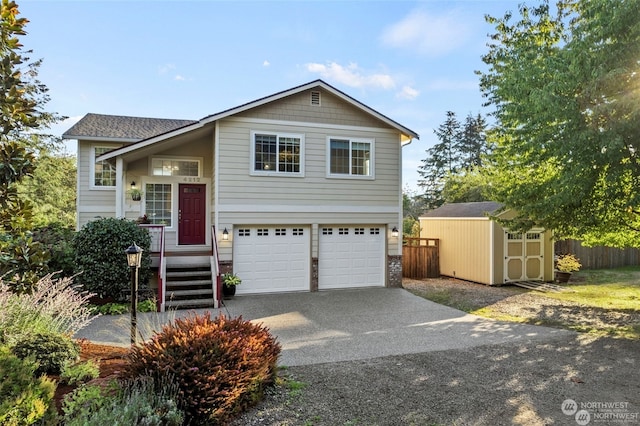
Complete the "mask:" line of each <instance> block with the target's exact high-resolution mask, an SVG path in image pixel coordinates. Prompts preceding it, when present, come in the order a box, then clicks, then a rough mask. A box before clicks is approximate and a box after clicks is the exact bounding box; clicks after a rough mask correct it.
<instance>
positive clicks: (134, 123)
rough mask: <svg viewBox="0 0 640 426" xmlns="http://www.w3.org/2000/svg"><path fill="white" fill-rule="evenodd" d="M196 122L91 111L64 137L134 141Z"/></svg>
mask: <svg viewBox="0 0 640 426" xmlns="http://www.w3.org/2000/svg"><path fill="white" fill-rule="evenodd" d="M194 123H197V121H196V120H175V119H168V118H147V117H126V116H121V115H105V114H92V113H89V114H87V115H85V116H84V117H82V118H81V119H80V121H78V122H77V123H76V124H74V125H73V126H72V127H71V128H70V129H69V130H67V131H66V132H64V134H63V135H62V137H63V138H64V139H82V138H104V139H123V140H131V141H134V140H142V139H147V138H150V137H152V136H157V135H160V134H163V133H166V132H170V131H171V130H175V129H178V128H180V127H184V126H188V125H190V124H194Z"/></svg>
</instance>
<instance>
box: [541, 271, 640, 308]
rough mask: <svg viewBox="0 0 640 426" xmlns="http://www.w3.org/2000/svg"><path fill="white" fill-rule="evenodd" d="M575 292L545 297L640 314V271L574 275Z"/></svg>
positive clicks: (552, 294) (570, 286) (579, 273)
mask: <svg viewBox="0 0 640 426" xmlns="http://www.w3.org/2000/svg"><path fill="white" fill-rule="evenodd" d="M572 280H573V282H572V283H570V284H569V285H567V288H569V289H571V290H572V291H570V292H569V291H566V292H562V293H546V294H545V296H547V297H551V298H553V299H558V300H566V301H570V302H575V303H579V304H581V305H584V306H591V307H595V308H602V309H616V310H620V309H622V310H626V309H632V310H640V267H638V266H633V267H625V268H618V269H598V270H593V271H581V272H577V273H575V274H574V276H573V278H572Z"/></svg>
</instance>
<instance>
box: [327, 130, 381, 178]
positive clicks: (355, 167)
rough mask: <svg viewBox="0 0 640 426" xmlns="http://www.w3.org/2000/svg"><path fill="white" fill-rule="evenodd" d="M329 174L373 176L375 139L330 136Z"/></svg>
mask: <svg viewBox="0 0 640 426" xmlns="http://www.w3.org/2000/svg"><path fill="white" fill-rule="evenodd" d="M328 156H329V160H328V163H329V166H328V169H329V176H340V177H346V176H353V177H373V140H372V139H354V138H329V142H328Z"/></svg>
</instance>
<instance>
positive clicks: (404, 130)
mask: <svg viewBox="0 0 640 426" xmlns="http://www.w3.org/2000/svg"><path fill="white" fill-rule="evenodd" d="M315 88H323V89H324V90H326V91H328V92H330V93H332V94H334V95H335V96H337V97H339V98H341V99H342V100H344V101H345V102H348V103H350V104H351V105H353V106H355V107H356V108H358V109H360V110H362V111H364V112H366V113H367V114H370V115H372V116H374V117H376V118H377V119H379V120H381V121H382V122H384V123H386V124H387V125H389V127H391V128H394V129H396V130H398V131H399V132H400V133H401V134H402V136H403V138H404V139H405V140H406V141H410V140H411V139H412V138H415V139H419V138H420V137H419V136H418V134H417V133H416V132H414V131H413V130H411V129H409V128H408V127H405V126H403V125H401V124H400V123H398V122H396V121H394V120H392V119H390V118H389V117H387V116H385V115H383V114H381V113H379V112H378V111H376V110H374V109H373V108H370V107H368V106H366V105H365V104H363V103H362V102H360V101H357V100H356V99H354V98H352V97H351V96H349V95H347V94H345V93H344V92H341V91H340V90H338V89H336V88H335V87H333V86H331V85H329V84H327V83H325V82H324V81H322V80H315V81H312V82H310V83H306V84H303V85H300V86H296V87H293V88H291V89H288V90H284V91H282V92H278V93H275V94H273V95H270V96H266V97H263V98H260V99H257V100H255V101H251V102H248V103H245V104H242V105H240V106H237V107H234V108H230V109H227V110H224V111H221V112H219V113H216V114H212V115H208V116H206V117H204V118H202V119H201V120H199V121H193V122H190V123H189V124H186V125H184V126H183V127H178V128H174V129H170V130H168V131H166V132H165V133H163V134H157V135H151V136H149V137H147V138H146V139H142V140H138V141H137V142H136V143H133V144H131V145H128V146H123V147H122V148H118V149H114V150H112V151H109V152H107V153H105V154H103V155H101V156H100V157H98V158H97V159H96V160H98V161H104V160H108V159H111V158H115V157H117V156H119V155H123V154H126V153H128V152H132V151H135V150H137V149H140V148H144V147H146V146H149V145H153V144H154V143H156V142H159V141H162V140H164V139H167V138H169V137H173V136H177V135H180V134H183V133H187V132H190V131H192V130H195V129H198V128H201V127H203V126H205V125H206V124H209V123H214V122H216V121H218V120H221V119H223V118H226V117H230V116H232V115H235V114H239V113H241V112H243V111H247V110H249V109H252V108H256V107H258V106H261V105H265V104H267V103H270V102H274V101H277V100H279V99H283V98H285V97H287V96H291V95H294V94H297V93H301V92H304V91H306V90H310V89H315ZM67 133H68V132H65V134H67ZM63 137H64V135H63Z"/></svg>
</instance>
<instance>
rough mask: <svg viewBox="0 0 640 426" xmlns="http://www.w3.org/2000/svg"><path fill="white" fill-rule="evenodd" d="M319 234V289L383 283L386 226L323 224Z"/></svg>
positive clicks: (379, 284) (371, 285) (374, 285)
mask: <svg viewBox="0 0 640 426" xmlns="http://www.w3.org/2000/svg"><path fill="white" fill-rule="evenodd" d="M319 234H320V235H319V240H320V242H319V249H318V289H320V290H324V289H330V288H350V287H383V286H384V284H385V270H386V269H385V263H386V262H385V259H386V256H385V228H384V227H376V226H353V225H352V226H322V227H320V229H319Z"/></svg>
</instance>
